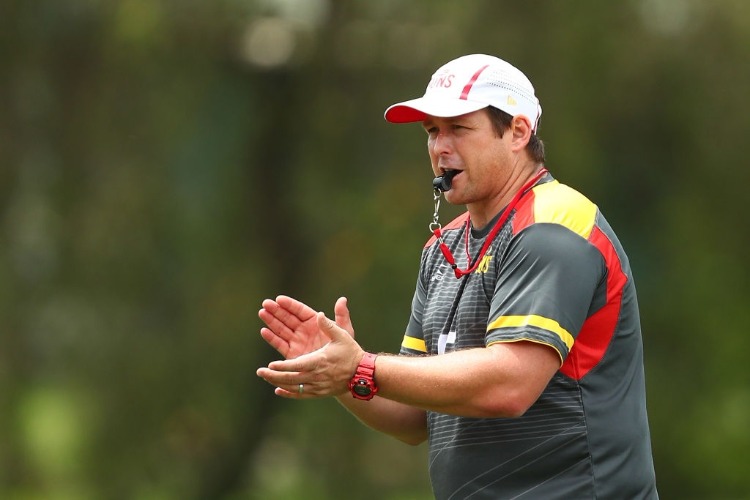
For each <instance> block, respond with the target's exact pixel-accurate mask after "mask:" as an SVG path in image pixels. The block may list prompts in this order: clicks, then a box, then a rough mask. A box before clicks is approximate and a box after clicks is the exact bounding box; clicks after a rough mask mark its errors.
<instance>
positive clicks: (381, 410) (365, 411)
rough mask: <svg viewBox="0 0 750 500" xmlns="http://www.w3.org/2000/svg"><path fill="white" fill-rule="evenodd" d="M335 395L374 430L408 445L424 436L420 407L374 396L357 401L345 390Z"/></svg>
mask: <svg viewBox="0 0 750 500" xmlns="http://www.w3.org/2000/svg"><path fill="white" fill-rule="evenodd" d="M336 399H337V400H338V402H339V403H341V405H342V406H343V407H344V408H346V409H347V410H348V411H349V412H350V413H351V414H352V415H354V416H355V417H357V419H359V421H360V422H362V423H363V424H365V425H367V426H368V427H370V428H372V429H374V430H376V431H379V432H382V433H384V434H388V435H390V436H392V437H394V438H396V439H398V440H399V441H403V442H404V443H407V444H412V445H417V444H420V443H422V442H423V441H424V440H425V439H427V418H426V414H425V411H424V410H422V409H420V408H415V407H412V406H408V405H405V404H402V403H399V402H397V401H391V400H388V399H384V398H381V397H378V396H376V397H374V398H373V399H371V400H370V401H361V400H358V399H355V398H353V397H352V396H351V394H349V393H348V392H347V393H345V394H342V395H340V396H337V397H336Z"/></svg>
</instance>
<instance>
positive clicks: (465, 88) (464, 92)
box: [459, 64, 489, 101]
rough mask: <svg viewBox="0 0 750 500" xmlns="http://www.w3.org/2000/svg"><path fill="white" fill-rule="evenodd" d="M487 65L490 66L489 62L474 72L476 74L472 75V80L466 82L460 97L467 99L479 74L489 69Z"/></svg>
mask: <svg viewBox="0 0 750 500" xmlns="http://www.w3.org/2000/svg"><path fill="white" fill-rule="evenodd" d="M487 66H489V64H486V65H484V66H482V67H481V68H479V71H477V72H476V73H474V76H472V77H471V80H469V83H467V84H466V86H465V87H464V90H463V92H461V97H459V99H463V100H464V101H465V100H467V99H468V98H469V91H471V87H473V86H474V83H475V82H476V81H477V78H479V75H481V74H482V71H484V70H485V69H487Z"/></svg>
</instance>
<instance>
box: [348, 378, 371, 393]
mask: <svg viewBox="0 0 750 500" xmlns="http://www.w3.org/2000/svg"><path fill="white" fill-rule="evenodd" d="M352 390H353V391H354V392H356V393H357V394H359V395H360V396H369V395H370V393H371V392H372V389H370V387H369V386H368V385H367V381H366V380H362V379H360V380H357V383H356V384H354V387H352Z"/></svg>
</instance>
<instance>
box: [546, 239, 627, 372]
mask: <svg viewBox="0 0 750 500" xmlns="http://www.w3.org/2000/svg"><path fill="white" fill-rule="evenodd" d="M589 241H590V242H591V243H592V244H593V245H594V246H595V247H596V248H598V249H599V251H600V252H601V254H602V256H603V257H604V261H605V264H606V266H607V302H606V304H605V305H604V307H602V308H601V309H599V310H598V311H597V312H595V313H594V314H592V315H591V317H589V318H588V319H587V320H586V321H585V322H584V323H583V327H582V328H581V331H580V332H579V333H578V336H577V337H576V340H575V343H574V344H573V347H572V348H571V349H570V353H568V357H567V358H566V359H565V362H564V363H563V365H562V367H561V368H560V371H561V372H562V373H564V374H565V375H567V376H568V377H571V378H573V379H575V380H580V379H582V378H583V377H585V376H586V374H587V373H588V372H589V371H591V369H592V368H594V367H595V366H596V365H597V364H598V363H599V361H601V359H602V358H603V357H604V353H605V352H606V351H607V347H609V344H610V342H611V341H612V337H613V336H614V334H615V329H616V327H617V320H618V318H619V316H620V309H621V307H622V291H623V288H624V287H625V284H626V283H627V281H628V277H627V276H626V275H625V273H624V272H623V271H622V265H621V262H620V257H619V255H617V250H615V248H614V246H613V245H612V242H611V241H610V240H609V238H607V235H605V234H604V233H603V232H602V231H601V229H600V228H599V227H598V226H595V227H594V229H593V230H592V231H591V236H590V237H589Z"/></svg>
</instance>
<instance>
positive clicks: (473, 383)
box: [376, 342, 559, 417]
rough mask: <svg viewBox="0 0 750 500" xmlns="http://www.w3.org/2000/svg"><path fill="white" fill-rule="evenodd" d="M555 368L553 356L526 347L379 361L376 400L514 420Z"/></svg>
mask: <svg viewBox="0 0 750 500" xmlns="http://www.w3.org/2000/svg"><path fill="white" fill-rule="evenodd" d="M557 368H559V359H558V358H557V355H556V354H555V353H554V351H553V350H552V349H550V348H548V347H542V346H539V345H535V344H532V343H530V342H521V343H516V344H508V345H505V344H503V345H495V346H492V347H489V348H477V349H467V350H464V351H457V352H453V353H448V354H444V355H441V356H420V357H411V356H387V355H386V356H379V357H378V359H377V363H376V379H377V382H378V386H379V389H380V392H379V395H380V396H381V397H382V398H386V399H389V400H392V401H396V402H399V403H403V404H405V405H409V406H413V407H417V408H421V409H423V410H431V411H436V412H440V413H450V414H455V415H462V416H468V417H515V416H519V415H522V414H523V413H524V412H525V411H526V410H527V409H528V407H529V406H531V405H532V404H533V403H534V402H535V401H536V399H537V398H538V397H539V395H540V394H541V392H542V391H543V390H544V387H545V386H546V385H547V383H548V382H549V379H550V378H551V377H552V376H553V375H554V373H555V371H556V370H557Z"/></svg>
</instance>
